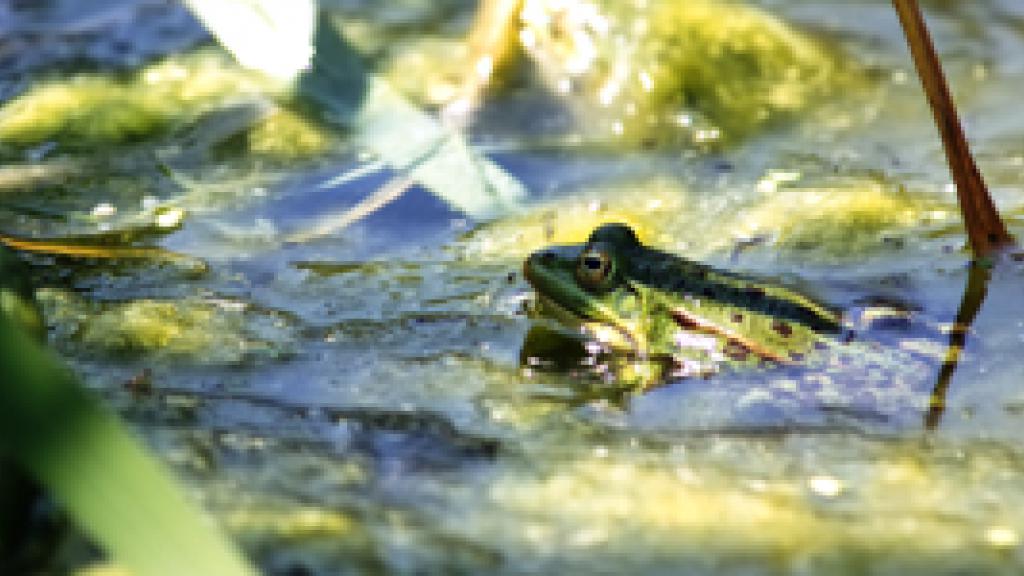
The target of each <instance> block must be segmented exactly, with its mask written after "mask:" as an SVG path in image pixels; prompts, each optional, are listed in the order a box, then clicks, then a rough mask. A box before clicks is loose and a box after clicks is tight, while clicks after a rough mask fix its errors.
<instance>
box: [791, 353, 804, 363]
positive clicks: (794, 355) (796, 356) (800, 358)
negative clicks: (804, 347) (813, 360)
mask: <svg viewBox="0 0 1024 576" xmlns="http://www.w3.org/2000/svg"><path fill="white" fill-rule="evenodd" d="M789 357H790V358H791V359H792V360H793V361H794V362H801V361H803V359H804V355H803V353H802V352H790V353H789Z"/></svg>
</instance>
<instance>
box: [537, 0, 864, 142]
mask: <svg viewBox="0 0 1024 576" xmlns="http://www.w3.org/2000/svg"><path fill="white" fill-rule="evenodd" d="M521 19H522V22H523V28H522V31H521V34H520V39H521V41H522V43H523V45H524V47H525V48H526V50H527V52H528V53H529V54H530V56H531V57H532V59H533V60H534V61H535V62H536V63H537V64H538V66H539V67H540V69H541V70H542V73H543V76H544V77H545V78H546V81H547V83H548V84H549V85H550V86H551V87H552V89H553V90H554V91H555V92H557V93H559V94H562V95H564V96H565V97H566V98H567V100H568V101H569V102H570V103H571V104H572V106H573V108H574V109H575V110H576V112H577V113H578V115H579V117H580V118H581V121H582V122H585V123H586V127H585V130H587V131H588V132H590V131H593V132H594V133H595V134H596V135H598V136H606V137H617V138H621V139H622V140H624V141H626V142H634V143H640V144H645V145H655V144H664V143H672V142H678V141H692V142H696V143H698V144H705V143H713V142H718V141H723V142H728V141H731V140H735V139H739V138H742V137H743V136H745V135H747V134H749V133H751V132H753V131H755V130H757V129H758V128H760V127H761V126H763V125H765V124H766V123H768V122H769V121H771V120H772V119H774V118H776V117H779V116H785V115H792V114H796V113H799V112H801V111H804V110H805V109H807V108H808V107H809V106H810V105H811V104H812V103H813V102H815V101H816V100H819V99H821V98H822V97H823V96H825V95H827V94H828V93H830V92H833V91H834V90H836V88H837V86H838V85H839V84H840V83H842V82H843V78H844V77H845V76H849V74H848V73H847V72H843V71H842V70H840V65H839V62H838V60H837V59H836V57H835V56H834V55H833V54H831V53H829V51H828V50H826V49H825V48H824V47H823V46H822V45H821V44H819V43H818V42H816V41H815V40H813V39H811V38H809V37H808V36H806V35H803V34H801V33H800V32H798V31H796V30H794V29H792V28H790V27H789V26H787V25H786V24H784V23H783V22H781V21H780V20H778V19H776V18H775V17H773V16H771V15H770V14H767V13H765V12H763V11H761V10H759V9H756V8H752V7H747V6H742V5H739V4H734V3H726V2H723V3H719V2H711V1H707V0H688V1H686V2H677V1H675V0H650V1H649V2H645V3H636V4H634V3H629V2H611V1H602V2H594V3H591V2H584V1H571V0H558V1H556V0H527V1H526V2H525V5H524V8H523V10H522V13H521Z"/></svg>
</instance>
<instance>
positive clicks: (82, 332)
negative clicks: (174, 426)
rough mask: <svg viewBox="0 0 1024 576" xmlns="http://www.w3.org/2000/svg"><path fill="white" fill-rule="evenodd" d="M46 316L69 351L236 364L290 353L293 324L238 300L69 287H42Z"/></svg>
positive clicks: (202, 362)
mask: <svg viewBox="0 0 1024 576" xmlns="http://www.w3.org/2000/svg"><path fill="white" fill-rule="evenodd" d="M40 299H41V300H42V303H43V305H44V307H45V310H46V316H47V318H48V319H49V320H50V321H51V323H52V324H54V325H56V326H58V327H59V330H60V331H62V332H66V333H67V336H68V338H67V341H68V342H69V344H70V345H71V346H72V347H73V348H75V350H71V352H75V351H77V352H81V353H85V354H90V355H91V354H94V353H96V352H100V353H107V354H120V355H127V356H143V355H144V356H147V357H151V358H153V357H156V358H163V359H167V360H180V359H188V360H191V361H193V362H196V363H200V364H232V363H238V362H243V361H246V360H253V359H259V358H269V359H273V358H279V357H282V356H286V355H288V354H290V353H291V352H292V343H293V341H294V334H293V329H292V327H291V325H290V324H289V323H288V322H287V321H286V320H285V319H284V318H282V317H279V316H278V315H277V314H275V313H272V312H270V313H268V312H262V311H254V310H251V309H249V307H248V306H246V305H244V304H243V303H239V302H231V301H220V300H215V301H207V300H196V299H186V300H175V301H171V300H150V299H142V300H133V301H129V302H114V303H96V302H88V301H85V300H82V299H79V298H78V297H76V296H73V295H71V294H69V293H66V292H60V291H55V290H43V291H40Z"/></svg>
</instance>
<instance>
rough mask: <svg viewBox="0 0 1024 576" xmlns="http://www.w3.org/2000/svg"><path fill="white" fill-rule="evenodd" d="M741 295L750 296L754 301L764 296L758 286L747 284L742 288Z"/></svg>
mask: <svg viewBox="0 0 1024 576" xmlns="http://www.w3.org/2000/svg"><path fill="white" fill-rule="evenodd" d="M743 295H744V296H746V297H747V298H750V299H751V300H752V301H754V302H758V301H760V300H761V299H762V298H764V289H763V288H758V287H757V286H747V287H746V288H745V289H744V290H743Z"/></svg>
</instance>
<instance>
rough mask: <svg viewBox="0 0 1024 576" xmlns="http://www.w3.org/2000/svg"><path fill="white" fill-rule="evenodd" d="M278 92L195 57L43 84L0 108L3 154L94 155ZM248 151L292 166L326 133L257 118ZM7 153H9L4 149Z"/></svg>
mask: <svg viewBox="0 0 1024 576" xmlns="http://www.w3.org/2000/svg"><path fill="white" fill-rule="evenodd" d="M274 90H275V88H274V86H272V85H271V84H269V83H268V81H267V80H265V79H264V78H262V77H261V76H260V75H259V74H258V73H254V72H249V71H246V70H243V69H242V68H240V67H238V66H237V65H236V64H234V63H232V62H231V61H230V60H229V59H228V57H227V56H226V55H223V54H220V53H217V52H210V51H200V52H196V53H192V54H187V55H183V56H173V57H170V58H168V59H166V60H163V61H161V62H158V63H156V64H152V65H150V66H147V67H145V68H142V69H140V70H138V71H137V72H134V73H131V74H120V75H112V74H99V73H91V74H81V75H77V76H75V77H73V78H70V79H67V80H58V79H53V80H47V81H41V82H39V83H37V84H35V85H34V86H32V87H31V88H30V89H28V90H27V91H26V92H24V93H23V94H21V95H20V96H18V97H17V98H15V99H13V100H11V101H10V102H7V103H6V104H4V105H3V107H2V108H0V150H2V149H3V148H4V147H10V146H14V147H15V148H24V147H30V146H35V145H38V144H40V143H43V142H48V141H53V142H55V143H56V144H57V145H58V147H59V148H62V149H69V150H90V151H91V150H93V149H95V148H96V147H100V146H104V145H106V146H110V145H118V144H125V143H129V142H136V141H140V140H144V139H148V138H153V137H157V136H160V135H161V134H164V133H166V132H167V131H169V130H171V129H174V128H177V127H180V126H182V125H185V124H188V123H190V122H193V121H196V120H201V117H202V115H203V114H204V113H207V112H209V111H210V110H213V109H216V108H218V107H222V106H225V105H230V104H232V103H236V102H239V101H253V100H255V101H257V102H259V103H261V104H267V103H269V99H268V98H267V96H266V95H267V94H272V93H273V92H274ZM248 129H249V131H250V133H249V134H248V144H249V148H250V149H251V150H252V151H253V152H257V153H262V154H265V155H270V156H284V157H286V158H292V157H296V156H299V155H308V154H315V153H319V152H321V151H323V150H325V149H326V148H327V146H328V143H329V137H328V135H327V133H326V132H325V131H324V130H322V129H320V128H319V127H317V126H316V125H315V124H313V123H312V122H310V121H308V120H307V119H306V118H305V117H303V116H301V115H299V114H296V113H294V112H291V111H288V110H284V109H274V110H272V111H271V112H270V113H269V114H268V115H266V116H264V117H261V118H255V119H254V120H253V123H252V124H251V126H249V127H248ZM5 145H6V146H5Z"/></svg>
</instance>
